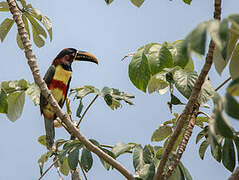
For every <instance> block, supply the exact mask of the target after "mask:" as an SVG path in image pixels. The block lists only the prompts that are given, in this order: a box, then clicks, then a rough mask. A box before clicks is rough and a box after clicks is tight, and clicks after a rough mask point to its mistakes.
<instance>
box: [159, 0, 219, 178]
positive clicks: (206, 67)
mask: <svg viewBox="0 0 239 180" xmlns="http://www.w3.org/2000/svg"><path fill="white" fill-rule="evenodd" d="M214 18H215V19H218V20H220V19H221V0H215V3H214ZM214 48H215V43H214V42H213V41H212V40H211V41H210V43H209V48H208V53H207V56H206V61H205V64H204V66H203V68H202V70H201V72H200V74H199V77H198V79H197V81H196V83H195V85H194V88H193V91H192V94H191V96H190V98H189V100H188V103H187V105H186V106H185V108H184V110H183V112H182V114H181V115H180V116H179V118H178V121H177V125H176V128H175V130H174V132H173V134H172V135H171V138H170V139H169V142H168V144H167V146H166V148H165V150H164V152H163V155H162V158H161V161H160V163H159V166H158V168H157V171H156V174H155V176H154V179H155V180H161V179H163V176H162V175H163V172H164V168H165V165H166V163H167V161H168V157H169V155H170V153H171V152H172V149H173V147H174V144H175V142H176V140H177V139H178V136H179V135H180V133H181V131H182V129H183V126H184V125H185V122H186V120H187V118H188V115H189V114H190V113H192V108H193V107H194V105H195V104H196V103H197V99H198V96H199V93H200V91H201V87H202V85H203V83H204V81H205V79H206V77H207V75H208V72H209V70H210V69H211V66H212V63H213V52H214Z"/></svg>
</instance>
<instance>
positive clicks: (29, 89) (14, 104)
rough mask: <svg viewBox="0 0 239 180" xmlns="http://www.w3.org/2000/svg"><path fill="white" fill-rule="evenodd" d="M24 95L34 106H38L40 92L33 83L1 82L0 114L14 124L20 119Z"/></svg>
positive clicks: (22, 80) (23, 81) (19, 81)
mask: <svg viewBox="0 0 239 180" xmlns="http://www.w3.org/2000/svg"><path fill="white" fill-rule="evenodd" d="M25 95H28V96H29V97H30V98H31V99H32V101H33V102H34V104H35V105H38V104H39V99H40V90H39V88H38V86H36V85H35V84H34V83H33V84H30V83H28V82H27V81H26V80H24V79H21V80H15V81H3V82H2V83H1V84H0V113H3V114H6V115H7V118H8V119H9V120H10V121H12V122H15V121H16V120H17V119H18V118H20V116H21V114H22V111H23V107H24V104H25Z"/></svg>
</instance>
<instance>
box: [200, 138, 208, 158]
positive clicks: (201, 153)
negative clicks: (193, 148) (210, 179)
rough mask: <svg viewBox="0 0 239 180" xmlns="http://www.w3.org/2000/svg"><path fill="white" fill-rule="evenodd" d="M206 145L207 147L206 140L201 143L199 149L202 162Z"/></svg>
mask: <svg viewBox="0 0 239 180" xmlns="http://www.w3.org/2000/svg"><path fill="white" fill-rule="evenodd" d="M208 145H209V143H208V140H205V141H203V142H202V144H201V145H200V147H199V156H200V158H201V159H202V160H203V158H204V154H205V152H206V150H207V148H208Z"/></svg>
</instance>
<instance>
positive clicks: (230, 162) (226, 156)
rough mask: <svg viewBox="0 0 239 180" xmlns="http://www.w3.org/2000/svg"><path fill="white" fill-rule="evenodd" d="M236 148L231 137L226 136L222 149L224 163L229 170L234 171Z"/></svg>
mask: <svg viewBox="0 0 239 180" xmlns="http://www.w3.org/2000/svg"><path fill="white" fill-rule="evenodd" d="M235 161H236V160H235V150H234V145H233V142H232V140H231V139H228V138H225V142H224V145H223V149H222V163H223V165H224V166H225V167H226V168H227V169H228V170H229V171H231V172H232V171H233V170H234V168H235Z"/></svg>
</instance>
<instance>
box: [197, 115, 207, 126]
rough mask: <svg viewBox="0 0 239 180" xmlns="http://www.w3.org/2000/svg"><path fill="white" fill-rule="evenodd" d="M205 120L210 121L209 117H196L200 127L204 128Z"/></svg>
mask: <svg viewBox="0 0 239 180" xmlns="http://www.w3.org/2000/svg"><path fill="white" fill-rule="evenodd" d="M204 122H206V123H209V118H208V117H202V116H199V117H197V119H196V125H197V126H199V127H200V128H203V123H204Z"/></svg>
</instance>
